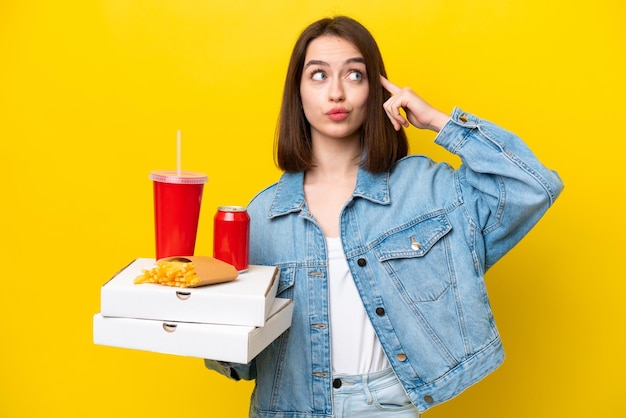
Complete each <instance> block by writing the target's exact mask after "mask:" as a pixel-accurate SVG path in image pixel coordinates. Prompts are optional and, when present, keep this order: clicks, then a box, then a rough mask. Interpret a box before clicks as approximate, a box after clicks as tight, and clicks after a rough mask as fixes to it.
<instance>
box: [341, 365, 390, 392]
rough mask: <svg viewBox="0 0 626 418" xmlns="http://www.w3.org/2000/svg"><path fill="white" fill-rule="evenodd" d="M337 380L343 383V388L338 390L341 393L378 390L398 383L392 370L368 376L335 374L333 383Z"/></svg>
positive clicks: (388, 369)
mask: <svg viewBox="0 0 626 418" xmlns="http://www.w3.org/2000/svg"><path fill="white" fill-rule="evenodd" d="M335 379H339V380H340V381H341V387H339V388H337V389H336V390H337V391H341V392H357V391H361V390H363V387H368V388H369V389H372V390H377V389H382V388H384V387H386V386H390V385H393V384H396V383H397V382H398V380H397V378H396V375H395V373H394V372H393V369H391V368H387V369H385V370H381V371H378V372H373V373H367V374H351V375H349V374H335V375H333V381H334V380H335Z"/></svg>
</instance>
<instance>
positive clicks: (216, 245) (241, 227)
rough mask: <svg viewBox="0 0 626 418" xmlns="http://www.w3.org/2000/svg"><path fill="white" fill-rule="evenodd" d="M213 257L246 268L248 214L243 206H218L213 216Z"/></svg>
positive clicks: (248, 250)
mask: <svg viewBox="0 0 626 418" xmlns="http://www.w3.org/2000/svg"><path fill="white" fill-rule="evenodd" d="M213 222H214V223H213V258H216V259H218V260H222V261H224V262H226V263H228V264H231V265H233V266H235V268H236V269H237V271H239V272H240V273H241V272H244V271H247V270H248V258H249V256H250V255H249V254H250V216H248V212H247V211H246V208H245V207H243V206H220V207H218V208H217V213H216V214H215V217H214V218H213Z"/></svg>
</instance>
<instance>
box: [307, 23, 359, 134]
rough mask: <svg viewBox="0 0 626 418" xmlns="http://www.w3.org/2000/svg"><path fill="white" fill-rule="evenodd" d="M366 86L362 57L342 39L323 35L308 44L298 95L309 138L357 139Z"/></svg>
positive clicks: (350, 44)
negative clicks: (308, 127)
mask: <svg viewBox="0 0 626 418" xmlns="http://www.w3.org/2000/svg"><path fill="white" fill-rule="evenodd" d="M368 94H369V86H368V81H367V72H366V70H365V62H364V60H363V55H362V54H361V53H360V52H359V50H358V49H356V47H355V46H354V45H353V44H352V43H350V42H348V41H346V40H345V39H342V38H339V37H336V36H328V35H324V36H321V37H319V38H316V39H314V40H313V41H311V43H309V46H308V48H307V51H306V56H305V58H304V68H303V72H302V80H301V81H300V95H301V99H302V107H303V110H304V115H305V116H306V118H307V120H308V121H309V123H310V124H311V137H312V139H313V140H314V141H315V140H316V139H319V138H325V139H330V138H334V139H344V138H345V139H356V140H357V141H358V139H359V130H360V129H361V126H362V125H363V122H364V121H365V117H366V108H367V98H368Z"/></svg>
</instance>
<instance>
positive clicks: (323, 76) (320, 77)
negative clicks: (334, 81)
mask: <svg viewBox="0 0 626 418" xmlns="http://www.w3.org/2000/svg"><path fill="white" fill-rule="evenodd" d="M311 78H312V79H313V80H315V81H323V80H326V74H324V72H323V71H315V72H314V73H313V74H311Z"/></svg>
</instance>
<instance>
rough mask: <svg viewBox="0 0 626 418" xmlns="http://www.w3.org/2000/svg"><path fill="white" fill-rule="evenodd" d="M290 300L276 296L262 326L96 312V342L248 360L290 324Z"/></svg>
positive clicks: (131, 347) (213, 358)
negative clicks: (121, 316)
mask: <svg viewBox="0 0 626 418" xmlns="http://www.w3.org/2000/svg"><path fill="white" fill-rule="evenodd" d="M292 314H293V302H292V301H291V300H290V299H280V298H276V299H275V300H274V303H273V305H272V310H271V311H270V314H269V317H268V319H267V321H266V322H265V326H263V327H252V326H237V325H216V324H200V323H188V322H176V321H157V320H147V319H135V318H112V317H104V316H103V315H102V314H96V315H95V316H94V318H93V338H94V343H95V344H98V345H105V346H114V347H121V348H130V349H136V350H144V351H151V352H156V353H164V354H174V355H180V356H187V357H198V358H204V359H211V360H221V361H229V362H234V363H248V362H250V361H251V360H252V359H253V358H254V357H256V355H257V354H259V353H260V352H261V351H262V350H263V349H264V348H265V347H267V346H268V345H269V344H271V343H272V341H274V340H275V339H276V338H278V337H279V336H280V335H281V334H282V333H283V332H285V331H286V330H287V329H288V328H289V327H290V326H291V317H292Z"/></svg>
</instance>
